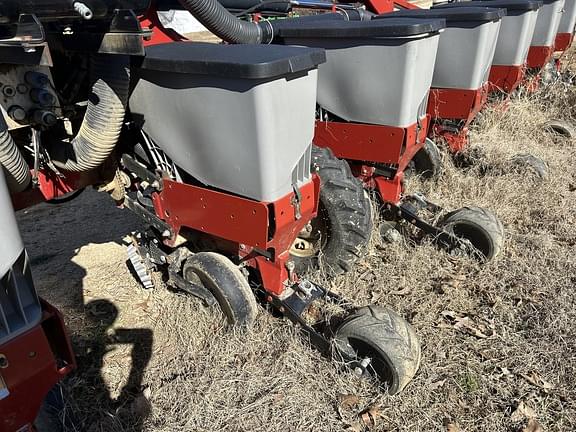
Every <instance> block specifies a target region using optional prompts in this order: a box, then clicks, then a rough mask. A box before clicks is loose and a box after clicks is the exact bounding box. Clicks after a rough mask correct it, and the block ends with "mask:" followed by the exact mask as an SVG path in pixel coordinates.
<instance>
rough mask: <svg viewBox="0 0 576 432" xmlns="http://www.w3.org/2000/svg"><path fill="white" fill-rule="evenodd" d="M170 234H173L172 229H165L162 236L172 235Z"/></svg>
mask: <svg viewBox="0 0 576 432" xmlns="http://www.w3.org/2000/svg"><path fill="white" fill-rule="evenodd" d="M170 236H171V234H170V231H168V230H165V231H164V232H163V233H162V237H166V238H168V237H170Z"/></svg>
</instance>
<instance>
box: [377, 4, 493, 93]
mask: <svg viewBox="0 0 576 432" xmlns="http://www.w3.org/2000/svg"><path fill="white" fill-rule="evenodd" d="M503 14H504V11H502V10H501V9H492V8H477V7H468V8H457V9H456V8H438V9H430V10H428V9H413V10H406V11H401V12H394V13H390V14H384V15H379V16H377V17H375V18H377V19H393V18H394V17H414V18H420V19H430V18H444V19H445V20H446V30H444V31H443V32H442V34H441V35H440V42H439V44H438V54H437V56H436V66H435V68H434V77H433V79H432V87H434V88H447V89H461V90H476V89H479V88H481V87H482V86H483V85H484V83H485V82H486V81H487V79H488V75H489V73H490V66H491V65H492V60H493V58H494V52H495V50H496V42H497V40H498V32H499V30H500V23H501V18H502V16H503Z"/></svg>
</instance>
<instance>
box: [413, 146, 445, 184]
mask: <svg viewBox="0 0 576 432" xmlns="http://www.w3.org/2000/svg"><path fill="white" fill-rule="evenodd" d="M407 174H408V175H413V174H416V175H419V176H420V177H422V178H424V179H427V180H435V179H437V178H438V177H440V175H441V174H442V153H440V149H439V148H438V146H437V145H436V143H435V142H434V141H432V140H431V139H430V138H426V142H425V143H424V146H423V147H422V148H421V149H420V150H418V153H416V154H415V155H414V157H413V158H412V160H411V161H410V164H409V166H408V171H407Z"/></svg>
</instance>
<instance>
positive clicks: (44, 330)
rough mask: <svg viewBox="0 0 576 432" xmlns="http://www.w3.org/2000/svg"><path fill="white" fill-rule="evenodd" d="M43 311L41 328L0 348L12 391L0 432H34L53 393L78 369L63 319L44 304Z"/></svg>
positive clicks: (2, 406)
mask: <svg viewBox="0 0 576 432" xmlns="http://www.w3.org/2000/svg"><path fill="white" fill-rule="evenodd" d="M42 308H43V316H42V322H41V323H40V324H38V325H37V326H36V327H34V328H33V329H31V330H29V331H27V332H25V333H23V334H21V335H19V336H17V337H16V338H14V339H12V340H10V341H8V342H7V343H5V344H4V345H2V346H0V354H2V355H3V356H5V357H6V360H7V366H6V367H4V368H1V369H0V375H1V376H2V379H3V380H4V382H5V383H6V386H7V389H8V391H9V395H8V396H7V397H6V398H5V399H1V400H0V432H16V431H26V430H32V424H33V422H34V421H35V419H36V416H37V414H38V411H39V409H40V406H41V405H42V402H43V400H44V398H45V397H46V395H47V394H48V392H49V391H50V389H51V388H52V387H54V385H56V383H58V381H60V380H61V379H62V378H63V377H64V376H66V375H67V374H68V373H70V372H71V371H72V370H73V369H74V368H75V367H76V362H75V359H74V355H73V353H72V348H71V345H70V340H69V339H68V336H67V334H66V329H65V326H64V321H63V319H62V316H61V315H60V313H59V312H58V311H57V310H56V309H55V308H54V307H52V306H50V305H49V304H48V303H46V302H44V301H43V302H42Z"/></svg>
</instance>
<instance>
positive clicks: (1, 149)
mask: <svg viewBox="0 0 576 432" xmlns="http://www.w3.org/2000/svg"><path fill="white" fill-rule="evenodd" d="M0 164H1V165H2V168H3V171H4V174H5V176H6V183H7V184H8V189H9V190H10V192H12V193H16V192H22V191H23V190H24V189H26V188H27V187H28V185H29V184H30V180H31V178H32V176H31V175H30V169H28V164H27V163H26V161H25V160H24V157H23V156H22V153H20V150H18V147H16V143H15V142H14V140H13V139H12V136H11V135H10V132H9V131H8V125H7V124H6V120H5V119H4V116H3V115H2V113H1V112H0Z"/></svg>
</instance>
